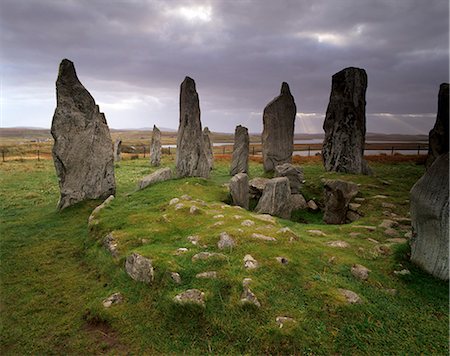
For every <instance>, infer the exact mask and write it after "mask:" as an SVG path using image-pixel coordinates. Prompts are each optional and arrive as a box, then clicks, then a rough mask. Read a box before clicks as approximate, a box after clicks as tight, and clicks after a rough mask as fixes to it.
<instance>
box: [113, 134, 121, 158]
mask: <svg viewBox="0 0 450 356" xmlns="http://www.w3.org/2000/svg"><path fill="white" fill-rule="evenodd" d="M121 153H122V140H121V139H120V138H118V139H117V140H116V142H114V161H115V162H119V161H120V160H121V158H122V157H121Z"/></svg>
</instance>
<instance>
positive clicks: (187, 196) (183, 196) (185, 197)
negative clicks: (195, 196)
mask: <svg viewBox="0 0 450 356" xmlns="http://www.w3.org/2000/svg"><path fill="white" fill-rule="evenodd" d="M180 198H181V200H187V201H191V200H192V197H191V196H190V195H187V194H183V195H182V196H181V197H180Z"/></svg>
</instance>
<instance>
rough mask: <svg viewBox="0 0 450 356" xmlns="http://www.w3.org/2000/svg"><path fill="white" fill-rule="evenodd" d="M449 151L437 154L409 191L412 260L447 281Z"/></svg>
mask: <svg viewBox="0 0 450 356" xmlns="http://www.w3.org/2000/svg"><path fill="white" fill-rule="evenodd" d="M448 159H449V153H448V152H447V153H446V154H443V155H440V156H439V157H438V158H437V159H436V160H435V161H434V163H433V164H432V165H431V167H430V168H429V169H428V171H427V172H426V173H425V174H424V175H423V176H422V178H420V179H419V180H418V181H417V183H416V184H415V185H414V186H413V187H412V189H411V192H410V201H411V220H412V229H413V234H412V238H411V240H410V243H411V261H412V262H414V263H415V264H417V265H419V266H420V267H422V268H423V269H424V270H425V271H427V272H428V273H431V274H432V275H433V276H435V277H437V278H440V279H443V280H448V279H449V266H448V262H449V261H448V253H449V250H448V244H449V225H448V217H449V200H448V199H449V190H448V189H449V183H448V179H449V174H448V168H449V166H448Z"/></svg>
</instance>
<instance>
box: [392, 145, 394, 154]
mask: <svg viewBox="0 0 450 356" xmlns="http://www.w3.org/2000/svg"><path fill="white" fill-rule="evenodd" d="M393 154H394V146H392V149H391V156H392V155H393Z"/></svg>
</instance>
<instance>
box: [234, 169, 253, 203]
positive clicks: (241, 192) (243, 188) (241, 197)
mask: <svg viewBox="0 0 450 356" xmlns="http://www.w3.org/2000/svg"><path fill="white" fill-rule="evenodd" d="M230 193H231V198H232V199H233V204H234V205H238V206H241V207H243V208H244V209H248V203H249V193H248V176H247V174H245V173H238V174H236V175H235V176H234V177H233V178H231V181H230Z"/></svg>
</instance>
